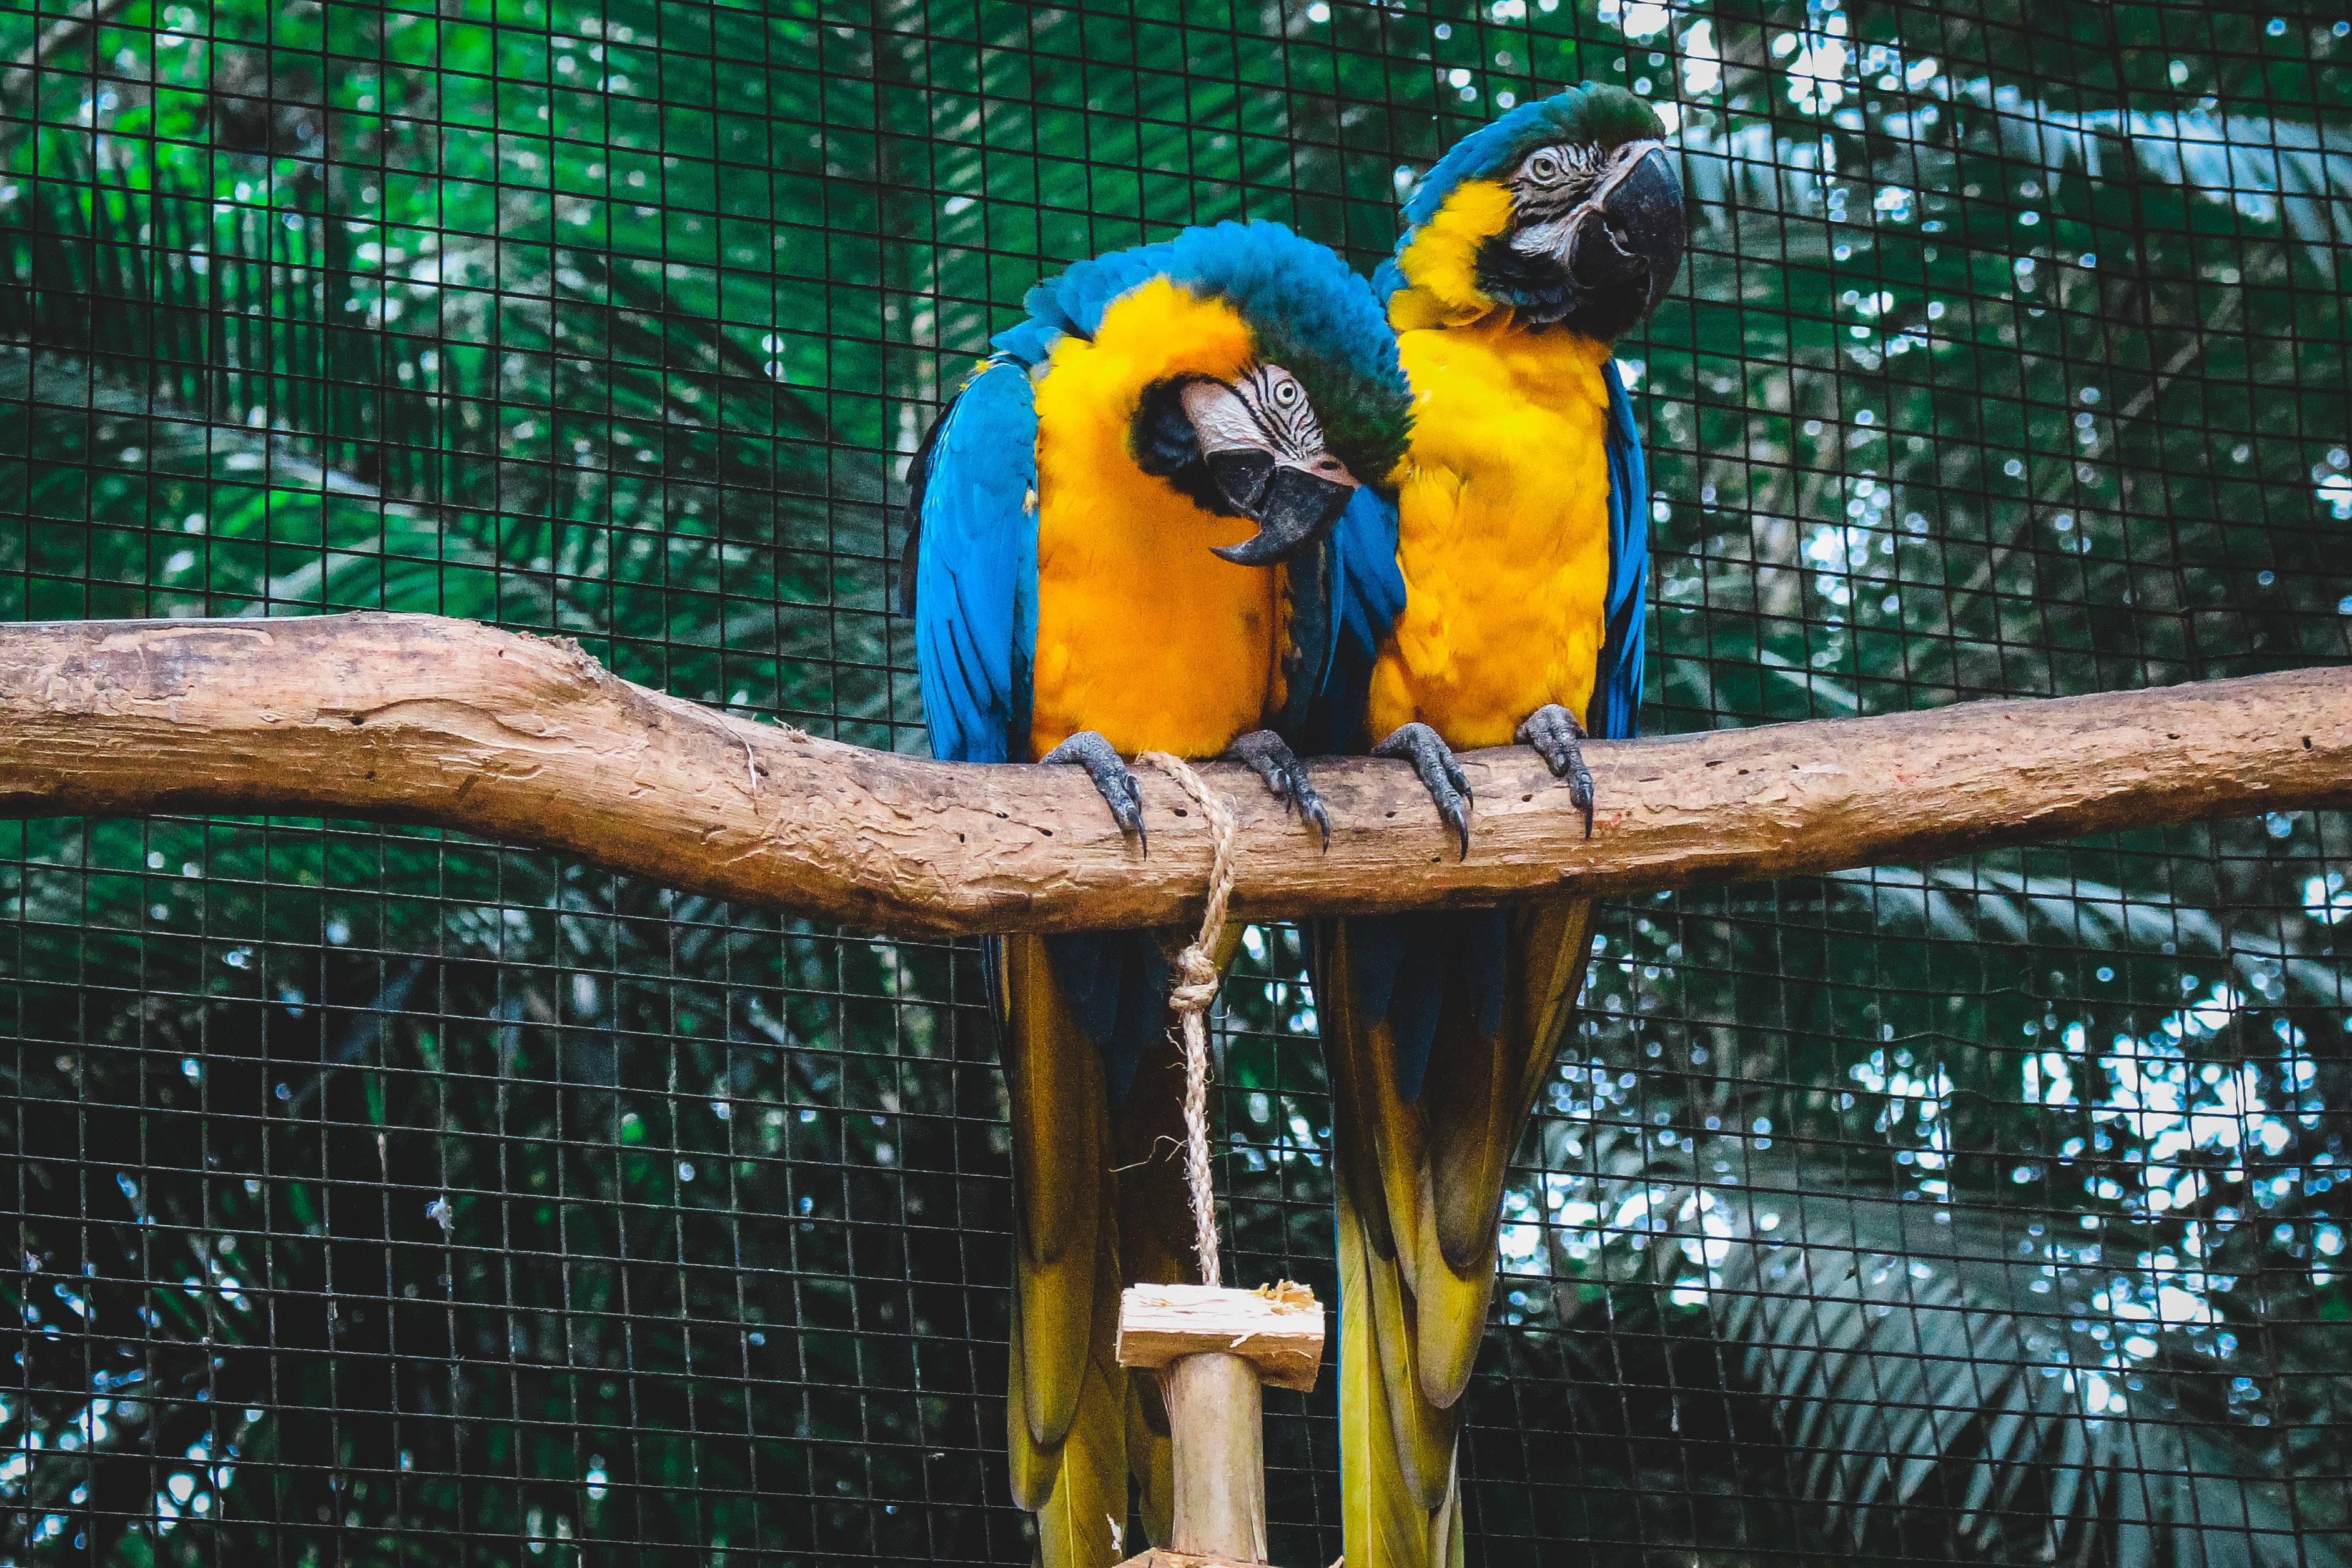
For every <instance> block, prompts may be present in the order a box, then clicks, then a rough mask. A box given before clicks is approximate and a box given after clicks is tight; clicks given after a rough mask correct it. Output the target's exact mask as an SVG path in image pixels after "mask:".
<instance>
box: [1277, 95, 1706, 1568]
mask: <svg viewBox="0 0 2352 1568" xmlns="http://www.w3.org/2000/svg"><path fill="white" fill-rule="evenodd" d="M1661 136H1662V131H1661V128H1660V126H1659V123H1658V120H1657V118H1656V116H1655V115H1654V114H1653V113H1652V112H1651V110H1650V109H1649V106H1648V105H1646V104H1644V103H1643V102H1642V101H1641V100H1640V99H1637V98H1635V97H1634V96H1633V95H1632V94H1631V93H1628V92H1625V91H1623V90H1622V89H1614V88H1605V87H1590V86H1588V87H1585V88H1582V89H1571V90H1570V91H1567V92H1563V93H1560V94H1559V95H1558V96H1557V97H1554V98H1550V99H1544V100H1542V101H1540V102H1537V103H1531V104H1528V105H1527V106H1526V107H1524V108H1521V109H1518V110H1513V111H1512V112H1511V113H1510V114H1508V115H1506V116H1505V117H1504V118H1503V119H1501V120H1496V122H1495V123H1494V124H1492V125H1489V126H1487V127H1486V129H1484V130H1482V131H1477V132H1476V133H1475V134H1473V135H1471V136H1469V137H1467V138H1465V140H1464V141H1461V142H1460V143H1459V144H1457V145H1456V146H1455V147H1454V150H1453V151H1452V152H1449V153H1447V154H1446V156H1445V157H1444V159H1443V160H1442V161H1440V162H1439V163H1438V164H1437V165H1436V167H1434V168H1433V169H1432V170H1431V171H1430V172H1429V174H1428V176H1427V177H1426V178H1425V179H1424V180H1423V182H1422V183H1421V185H1420V187H1419V188H1418V189H1417V190H1416V191H1415V193H1414V194H1413V196H1412V200H1411V201H1410V202H1408V203H1407V204H1406V206H1405V213H1404V215H1405V221H1406V223H1407V225H1408V228H1407V232H1406V234H1405V235H1404V237H1403V238H1402V241H1400V242H1399V244H1398V246H1397V252H1396V256H1395V257H1394V259H1393V260H1392V261H1391V262H1389V263H1388V264H1386V265H1384V266H1383V267H1382V268H1381V273H1380V276H1379V277H1377V278H1376V280H1375V287H1376V288H1377V289H1379V291H1380V292H1381V294H1382V296H1383V297H1384V298H1385V299H1386V301H1387V307H1388V313H1389V320H1390V323H1391V326H1393V327H1394V328H1395V329H1396V330H1397V337H1398V347H1399V350H1400V352H1401V353H1402V356H1403V360H1404V365H1405V371H1406V374H1407V375H1408V376H1409V377H1410V378H1411V380H1412V389H1413V394H1414V400H1415V401H1414V425H1413V434H1412V447H1411V449H1410V451H1409V452H1408V453H1407V455H1406V460H1405V467H1404V472H1403V475H1402V479H1401V481H1400V484H1399V490H1398V514H1397V530H1398V531H1397V549H1396V564H1397V568H1398V570H1399V573H1400V574H1401V576H1402V583H1401V584H1400V585H1397V586H1398V588H1399V589H1401V594H1400V595H1399V596H1398V597H1400V598H1401V602H1398V601H1397V600H1396V599H1394V598H1392V599H1391V600H1390V601H1388V602H1387V603H1386V604H1385V606H1384V607H1383V611H1382V613H1383V615H1384V616H1385V617H1386V622H1385V623H1386V632H1385V635H1384V636H1383V637H1382V638H1381V641H1380V643H1379V646H1378V649H1377V653H1376V654H1375V655H1374V656H1373V662H1372V666H1371V668H1370V672H1369V676H1368V686H1369V690H1368V694H1367V709H1366V712H1365V715H1364V717H1363V720H1362V727H1361V728H1360V730H1359V736H1358V744H1361V743H1362V741H1365V740H1370V739H1371V738H1372V737H1381V738H1380V739H1379V740H1378V741H1377V742H1376V743H1375V744H1374V745H1373V746H1372V747H1371V749H1372V750H1373V751H1374V753H1375V754H1377V755H1381V756H1388V757H1400V758H1405V759H1407V760H1409V761H1411V762H1412V764H1413V766H1414V768H1415V769H1416V770H1417V771H1418V772H1419V773H1420V775H1421V778H1422V779H1423V783H1424V784H1425V785H1426V786H1427V788H1428V789H1429V790H1430V793H1431V796H1432V797H1433V800H1434V801H1435V802H1436V804H1437V807H1438V809H1439V811H1440V812H1441V814H1442V815H1443V816H1444V818H1445V820H1446V821H1447V822H1448V823H1449V824H1450V825H1451V826H1452V828H1453V830H1454V833H1455V834H1456V835H1458V838H1459V841H1460V844H1461V851H1462V852H1463V853H1464V854H1465V855H1466V854H1467V853H1468V852H1469V829H1470V805H1471V801H1470V789H1469V785H1468V781H1467V780H1466V779H1465V777H1464V775H1463V773H1462V770H1461V769H1460V768H1459V767H1457V766H1456V764H1455V762H1454V758H1453V755H1452V752H1451V749H1450V747H1483V746H1500V745H1504V744H1506V743H1507V742H1509V741H1511V740H1512V739H1514V738H1515V737H1516V738H1517V739H1518V740H1520V741H1523V742H1525V743H1527V744H1528V745H1530V746H1532V747H1535V748H1536V749H1537V750H1538V752H1539V753H1541V754H1542V756H1543V758H1544V759H1545V761H1546V762H1547V763H1548V764H1549V767H1550V768H1551V771H1552V773H1553V774H1554V776H1555V777H1557V778H1559V779H1562V780H1563V781H1564V782H1565V785H1566V795H1567V800H1568V802H1569V804H1570V806H1571V808H1572V809H1574V810H1579V811H1581V812H1582V813H1583V815H1584V821H1585V830H1586V831H1588V832H1590V831H1591V823H1592V810H1593V800H1592V779H1591V773H1590V772H1589V771H1587V770H1586V768H1585V766H1584V761H1583V758H1581V757H1580V755H1579V754H1578V749H1577V742H1578V741H1579V740H1580V739H1582V738H1584V737H1586V736H1587V735H1596V736H1601V737H1607V738H1615V737H1623V736H1630V735H1632V734H1633V727H1634V717H1635V713H1636V711H1637V710H1638V709H1639V707H1640V706H1641V698H1642V637H1643V613H1644V609H1645V601H1646V591H1645V584H1646V579H1647V574H1648V560H1649V538H1648V534H1649V528H1648V523H1649V519H1648V505H1649V503H1648V500H1647V497H1646V489H1647V480H1646V477H1645V475H1644V471H1643V460H1642V448H1641V443H1640V438H1639V435H1638V434H1637V432H1636V430H1635V427H1634V423H1633V411H1632V408H1631V406H1630V405H1629V403H1628V402H1627V400H1626V396H1625V389H1624V386H1623V384H1622V382H1620V381H1619V379H1618V375H1617V371H1616V368H1615V361H1613V360H1612V357H1611V352H1610V346H1611V344H1612V342H1613V341H1614V340H1616V339H1617V338H1618V337H1619V336H1620V335H1622V333H1624V332H1625V331H1627V330H1628V329H1631V328H1632V327H1633V326H1634V325H1635V324H1637V323H1638V322H1640V321H1641V320H1642V319H1643V318H1644V317H1646V316H1647V315H1648V314H1649V312H1650V311H1651V310H1652V309H1653V308H1654V307H1655V306H1656V305H1657V303H1658V301H1659V299H1660V298H1663V297H1664V293H1665V290H1666V287H1667V285H1668V283H1669V282H1670V281H1671V280H1672V278H1673V277H1674V274H1675V267H1676V266H1677V265H1678V263H1679V261H1680V258H1681V254H1682V247H1683V238H1684V226H1683V212H1682V193H1681V189H1680V186H1679V185H1678V184H1677V183H1676V181H1675V175H1674V172H1673V169H1672V167H1671V166H1670V165H1669V163H1668V162H1667V160H1666V157H1665V154H1664V150H1663V149H1662V147H1661V145H1660V138H1661ZM1373 597H1374V598H1375V599H1378V597H1379V595H1378V594H1377V593H1376V594H1374V595H1373ZM1350 646H1351V644H1349V643H1343V644H1342V658H1341V663H1342V664H1345V663H1347V661H1348V658H1349V656H1350V655H1349V652H1348V650H1349V647H1350ZM1357 678H1358V677H1357V676H1356V675H1355V674H1352V673H1350V672H1349V671H1346V670H1344V669H1343V670H1341V671H1339V672H1337V673H1335V675H1334V677H1333V679H1332V683H1331V684H1332V685H1333V686H1334V688H1335V689H1339V690H1343V691H1344V690H1347V689H1349V688H1351V687H1352V686H1353V685H1354V684H1355V682H1356V680H1357ZM1592 914H1593V908H1592V904H1591V902H1590V901H1589V900H1575V901H1570V902H1565V903H1555V904H1539V905H1535V906H1532V907H1528V908H1525V909H1519V910H1512V911H1500V910H1495V911H1477V912H1433V913H1428V914H1423V915H1401V916H1389V917H1381V918H1376V919H1355V920H1348V921H1334V922H1325V923H1322V924H1321V925H1318V927H1317V928H1316V931H1315V941H1314V944H1313V951H1314V953H1315V956H1316V996H1317V999H1318V1012H1319V1015H1320V1018H1321V1020H1322V1034H1323V1040H1324V1051H1325V1055H1326V1058H1327V1060H1328V1062H1329V1064H1330V1071H1331V1079H1332V1091H1333V1101H1334V1104H1333V1131H1334V1141H1335V1144H1336V1145H1337V1163H1338V1168H1339V1181H1338V1187H1339V1278H1340V1284H1339V1297H1340V1316H1341V1324H1340V1349H1339V1365H1340V1387H1339V1411H1340V1424H1341V1435H1340V1450H1341V1465H1342V1496H1343V1517H1342V1537H1343V1540H1344V1542H1345V1554H1346V1560H1347V1563H1348V1568H1428V1565H1430V1564H1458V1563H1461V1562H1462V1560H1463V1538H1462V1515H1461V1508H1460V1497H1459V1492H1458V1489H1457V1487H1456V1484H1455V1446H1456V1438H1457V1436H1458V1434H1459V1431H1460V1426H1461V1422H1460V1416H1459V1414H1458V1402H1459V1400H1460V1399H1461V1396H1462V1393H1463V1390H1464V1388H1465V1386H1466V1385H1467V1384H1468V1382H1469V1378H1470V1371H1471V1365H1472V1363H1473V1361H1474V1360H1475V1357H1476V1354H1477V1351H1478V1345H1479V1341H1480V1339H1481V1337H1482V1335H1483V1333H1484V1331H1485V1328H1486V1310H1487V1305H1488V1303H1489V1301H1491V1299H1492V1297H1493V1293H1494V1283H1495V1271H1496V1261H1497V1256H1496V1238H1497V1233H1498V1230H1499V1228H1500V1220H1501V1208H1502V1191H1503V1176H1504V1166H1505V1163H1506V1162H1507V1160H1508V1159H1509V1157H1510V1155H1511V1152H1512V1149H1513V1147H1514V1146H1515V1145H1517V1142H1518V1139H1519V1134H1520V1132H1521V1130H1522V1129H1523V1128H1524V1126H1525V1125H1526V1123H1527V1120H1528V1114H1529V1113H1530V1112H1531V1111H1532V1110H1533V1108H1534V1103H1535V1096H1536V1092H1537V1090H1538V1087H1539V1086H1540V1084H1541V1083H1542V1082H1543V1080H1544V1078H1545V1076H1546V1074H1547V1073H1548V1072H1549V1070H1550V1066H1551V1062H1552V1059H1553V1056H1554V1055H1555V1053H1556V1052H1557V1051H1558V1049H1559V1042H1560V1040H1561V1037H1562V1035H1563V1033H1564V1032H1565V1031H1566V1029H1567V1026H1568V1022H1569V1018H1570V1012H1571V1011H1572V1009H1573V1008H1574V1005H1575V1002H1576V996H1577V992H1578V990H1579V989H1580V987H1581V986H1582V983H1583V977H1584V970H1585V964H1586V958H1587V954H1588V944H1589V942H1590V939H1591V925H1592Z"/></svg>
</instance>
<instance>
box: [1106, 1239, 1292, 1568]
mask: <svg viewBox="0 0 2352 1568" xmlns="http://www.w3.org/2000/svg"><path fill="white" fill-rule="evenodd" d="M1322 1359H1323V1309H1322V1307H1321V1306H1320V1305H1319V1304H1318V1302H1317V1301H1316V1300H1315V1293H1314V1292H1313V1291H1309V1290H1308V1289H1307V1287H1306V1286H1304V1285H1297V1284H1291V1283H1288V1282H1285V1283H1283V1284H1279V1285H1270V1286H1267V1287H1266V1288H1265V1289H1264V1290H1259V1291H1230V1290H1225V1291H1221V1290H1218V1289H1217V1288H1215V1287H1214V1286H1211V1285H1130V1286H1129V1287H1128V1288H1127V1291H1126V1292H1125V1293H1124V1294H1123V1295H1122V1296H1121V1297H1120V1298H1119V1303H1118V1363H1119V1364H1120V1365H1121V1366H1133V1367H1141V1368H1148V1369H1150V1370H1151V1371H1155V1372H1157V1373H1158V1374H1159V1375H1160V1386H1161V1387H1162V1389H1163V1390H1164V1391H1165V1392H1166V1394H1167V1396H1168V1431H1169V1437H1171V1440H1172V1442H1173V1445H1174V1448H1175V1454H1174V1467H1173V1468H1174V1471H1175V1506H1174V1510H1173V1512H1174V1515H1175V1526H1174V1529H1173V1531H1171V1540H1170V1542H1169V1544H1168V1546H1167V1547H1166V1548H1155V1549H1153V1550H1151V1551H1149V1552H1143V1553H1141V1554H1139V1555H1138V1556H1135V1557H1130V1558H1129V1559H1128V1561H1127V1563H1126V1565H1125V1568H1192V1565H1193V1564H1196V1563H1201V1564H1206V1563H1216V1564H1223V1563H1264V1562H1265V1427H1264V1408H1263V1403H1264V1402H1263V1400H1262V1398H1261V1396H1260V1390H1261V1386H1262V1385H1265V1384H1272V1385H1275V1386H1276V1387H1277V1388H1296V1389H1297V1390H1299V1391H1300V1392H1302V1393H1304V1392H1306V1391H1307V1390H1308V1389H1311V1388H1313V1387H1314V1386H1315V1373H1316V1370H1317V1368H1318V1365H1319V1364H1321V1362H1322Z"/></svg>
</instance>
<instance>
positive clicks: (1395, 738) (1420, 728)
mask: <svg viewBox="0 0 2352 1568" xmlns="http://www.w3.org/2000/svg"><path fill="white" fill-rule="evenodd" d="M1372 755H1373V756H1374V757H1401V758H1404V759H1405V760H1406V761H1408V762H1410V763H1412V770H1413V771H1414V772H1415V773H1418V774H1420V775H1421V782H1422V785H1423V788H1425V789H1428V791H1429V798H1430V799H1431V800H1434V801H1436V802H1437V814H1438V815H1439V816H1441V817H1443V818H1444V819H1445V820H1446V821H1449V822H1451V823H1453V824H1454V835H1455V836H1456V837H1457V838H1459V839H1460V840H1461V841H1462V858H1463V859H1464V860H1465V861H1466V860H1468V859H1469V858H1470V780H1469V779H1466V778H1465V777H1463V773H1462V765H1461V764H1460V763H1458V762H1456V761H1454V752H1453V749H1452V748H1451V747H1448V746H1447V745H1446V744H1445V742H1444V741H1443V740H1440V739H1439V738H1438V737H1437V732H1436V731H1435V730H1433V729H1432V728H1430V727H1429V726H1427V725H1425V724H1401V725H1399V726H1397V727H1396V729H1395V730H1394V732H1392V733H1391V735H1390V736H1389V737H1388V738H1387V739H1386V740H1383V741H1381V743H1380V744H1379V745H1378V746H1375V747H1372Z"/></svg>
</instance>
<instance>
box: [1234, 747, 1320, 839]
mask: <svg viewBox="0 0 2352 1568" xmlns="http://www.w3.org/2000/svg"><path fill="white" fill-rule="evenodd" d="M1225 755H1226V756H1227V757H1230V758H1234V760H1235V761H1237V762H1246V763H1248V764H1249V765H1250V770H1251V771H1252V772H1254V773H1255V774H1256V775H1257V776H1258V777H1259V778H1260V779H1265V787H1266V788H1267V789H1270V790H1272V791H1273V792H1274V798H1275V799H1276V800H1279V801H1281V802H1282V803H1283V804H1285V805H1286V806H1288V807H1289V808H1290V809H1291V810H1294V811H1297V813H1298V820H1299V821H1302V822H1312V823H1314V824H1315V825H1316V826H1317V827H1318V828H1320V829H1322V830H1323V847H1324V848H1325V849H1327V850H1328V849H1329V848H1330V847H1331V815H1330V813H1329V812H1328V811H1326V810H1324V809H1323V797H1322V796H1321V795H1320V794H1318V793H1317V792H1316V789H1315V786H1314V785H1313V784H1311V783H1309V782H1308V781H1307V765H1306V764H1305V763H1303V762H1301V761H1299V760H1298V758H1297V757H1296V756H1295V755H1293V754H1292V752H1291V749H1290V747H1288V746H1286V745H1285V744H1284V743H1283V739H1282V737H1280V736H1278V735H1276V734H1275V733H1274V731H1272V730H1270V729H1254V730H1251V731H1250V732H1249V733H1248V734H1247V735H1244V736H1243V737H1241V738H1240V739H1239V740H1236V741H1234V743H1233V745H1231V746H1229V747H1226V748H1225Z"/></svg>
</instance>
